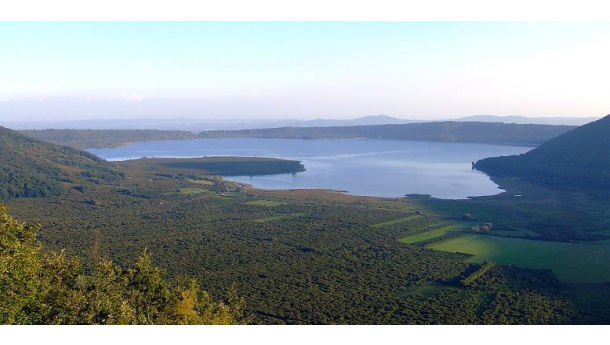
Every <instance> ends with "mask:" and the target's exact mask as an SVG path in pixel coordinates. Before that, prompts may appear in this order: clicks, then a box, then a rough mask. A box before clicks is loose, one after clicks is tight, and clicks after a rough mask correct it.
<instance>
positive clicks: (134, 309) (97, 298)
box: [0, 204, 248, 325]
mask: <svg viewBox="0 0 610 345" xmlns="http://www.w3.org/2000/svg"><path fill="white" fill-rule="evenodd" d="M38 230H39V226H29V225H26V224H24V223H21V222H19V221H17V220H15V219H13V218H12V217H11V216H9V215H7V214H6V207H5V206H4V205H2V204H0V324H37V325H42V324H240V323H243V322H246V321H247V320H248V319H247V318H246V317H244V315H243V304H244V301H243V300H242V299H240V298H238V297H237V296H236V294H235V291H233V290H232V291H230V292H229V294H228V297H227V299H226V300H225V301H213V300H212V299H211V298H210V296H209V295H208V294H207V292H205V291H203V292H202V291H201V290H200V287H199V284H198V283H197V281H196V280H193V279H182V280H179V281H170V280H168V279H167V278H166V275H165V273H164V272H163V271H162V270H161V269H159V268H158V267H155V266H153V265H152V264H151V261H150V257H149V255H148V254H147V253H146V252H144V253H143V254H142V255H141V256H140V257H139V258H138V260H137V261H136V262H135V263H134V264H133V265H132V266H131V267H126V268H125V267H121V266H119V265H117V264H115V263H113V262H112V261H110V260H104V259H98V261H97V263H96V265H95V267H94V270H93V271H92V272H90V273H88V274H85V273H84V271H83V268H82V266H81V262H80V260H79V258H77V257H69V256H68V255H66V253H65V252H64V251H61V252H53V251H45V250H43V246H42V244H41V243H40V242H39V241H38V240H37V235H38Z"/></svg>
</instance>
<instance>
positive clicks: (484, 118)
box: [454, 115, 599, 126]
mask: <svg viewBox="0 0 610 345" xmlns="http://www.w3.org/2000/svg"><path fill="white" fill-rule="evenodd" d="M595 120H599V117H525V116H517V115H511V116H497V115H475V116H466V117H461V118H458V119H455V120H454V121H474V122H502V123H520V124H537V125H563V126H582V125H585V124H587V123H590V122H593V121H595Z"/></svg>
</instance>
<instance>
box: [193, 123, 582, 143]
mask: <svg viewBox="0 0 610 345" xmlns="http://www.w3.org/2000/svg"><path fill="white" fill-rule="evenodd" d="M574 128H575V127H572V126H550V125H531V124H527V125H524V124H515V123H511V124H506V123H485V122H451V121H447V122H426V123H408V124H393V125H375V126H344V127H304V128H299V127H282V128H265V129H247V130H235V131H206V132H201V133H200V134H199V136H200V137H202V138H290V139H341V138H358V139H382V140H414V141H445V142H471V143H486V144H508V145H539V144H541V143H543V142H545V141H547V140H549V139H551V138H554V137H556V136H558V135H561V134H563V133H565V132H567V131H569V130H571V129H574Z"/></svg>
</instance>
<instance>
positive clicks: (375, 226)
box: [371, 215, 416, 229]
mask: <svg viewBox="0 0 610 345" xmlns="http://www.w3.org/2000/svg"><path fill="white" fill-rule="evenodd" d="M415 217H416V215H413V216H409V217H404V218H400V219H394V220H391V221H389V222H383V223H377V224H373V225H371V227H372V228H375V229H377V228H382V227H384V226H390V225H396V224H400V223H404V222H409V221H411V220H413V218H415Z"/></svg>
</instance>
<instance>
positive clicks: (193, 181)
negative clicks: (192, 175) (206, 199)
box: [188, 179, 214, 186]
mask: <svg viewBox="0 0 610 345" xmlns="http://www.w3.org/2000/svg"><path fill="white" fill-rule="evenodd" d="M188 181H189V182H190V183H195V184H200V185H202V186H213V185H214V181H210V180H192V179H188Z"/></svg>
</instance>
